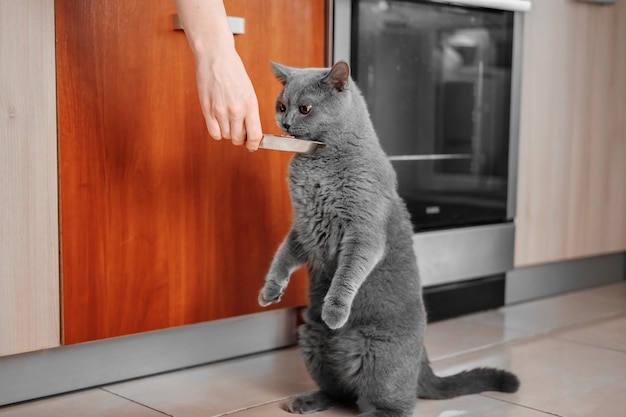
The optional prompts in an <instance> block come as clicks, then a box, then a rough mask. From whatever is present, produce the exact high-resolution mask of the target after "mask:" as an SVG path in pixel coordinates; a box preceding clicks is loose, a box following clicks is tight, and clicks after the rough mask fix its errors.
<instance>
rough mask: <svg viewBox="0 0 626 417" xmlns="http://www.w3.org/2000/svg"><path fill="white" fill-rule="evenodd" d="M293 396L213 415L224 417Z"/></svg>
mask: <svg viewBox="0 0 626 417" xmlns="http://www.w3.org/2000/svg"><path fill="white" fill-rule="evenodd" d="M292 397H294V395H290V396H287V397H282V398H278V399H275V400H271V401H267V402H264V403H260V404H255V405H249V406H246V407H242V408H238V409H237V410H231V411H226V412H225V413H221V414H216V415H215V416H213V417H224V416H228V415H231V414H235V413H239V412H242V411H246V410H251V409H253V408H257V407H263V406H265V405H269V404H274V403H277V402H280V401H285V400H286V399H288V398H292Z"/></svg>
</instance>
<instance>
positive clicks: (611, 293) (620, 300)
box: [581, 281, 626, 311]
mask: <svg viewBox="0 0 626 417" xmlns="http://www.w3.org/2000/svg"><path fill="white" fill-rule="evenodd" d="M581 293H582V294H585V295H587V296H589V297H593V298H598V299H601V300H604V301H605V302H608V303H611V304H613V305H616V306H617V307H621V309H622V310H625V311H626V281H622V282H618V283H616V284H609V285H603V286H601V287H597V288H591V289H588V290H584V291H582V292H581Z"/></svg>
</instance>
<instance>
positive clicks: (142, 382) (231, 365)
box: [105, 348, 316, 417]
mask: <svg viewBox="0 0 626 417" xmlns="http://www.w3.org/2000/svg"><path fill="white" fill-rule="evenodd" d="M105 389H107V390H109V391H111V392H115V393H117V394H119V395H122V396H124V397H126V398H129V399H132V400H133V401H137V402H139V403H141V404H146V405H147V406H149V407H152V408H154V409H157V410H160V411H163V412H165V413H167V414H170V415H173V416H176V417H196V416H198V417H199V416H201V417H209V416H215V415H220V414H223V413H226V412H230V411H234V410H240V409H244V408H248V407H251V406H254V405H260V404H265V403H268V402H271V401H276V400H279V399H282V398H286V397H289V396H292V395H295V394H299V393H302V392H307V391H313V390H315V389H316V387H315V384H314V383H313V381H312V380H311V378H310V377H309V375H308V373H307V371H306V369H305V367H304V364H303V362H302V360H301V359H300V355H299V353H298V350H297V349H296V348H291V349H286V350H281V351H276V352H270V353H265V354H259V355H254V356H250V357H245V358H241V359H235V360H231V361H227V362H221V363H216V364H211V365H206V366H201V367H197V368H192V369H187V370H183V371H178V372H172V373H168V374H162V375H157V376H153V377H148V378H143V379H139V380H135V381H129V382H125V383H121V384H115V385H109V386H107V387H105Z"/></svg>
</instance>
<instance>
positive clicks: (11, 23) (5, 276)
mask: <svg viewBox="0 0 626 417" xmlns="http://www.w3.org/2000/svg"><path fill="white" fill-rule="evenodd" d="M0 74H2V77H1V78H0V356H5V355H12V354H16V353H22V352H28V351H32V350H38V349H44V348H50V347H54V346H58V345H59V262H58V253H59V247H58V232H57V231H58V229H57V202H58V200H57V177H56V172H57V167H56V106H55V79H54V2H53V0H33V1H27V2H25V1H0Z"/></svg>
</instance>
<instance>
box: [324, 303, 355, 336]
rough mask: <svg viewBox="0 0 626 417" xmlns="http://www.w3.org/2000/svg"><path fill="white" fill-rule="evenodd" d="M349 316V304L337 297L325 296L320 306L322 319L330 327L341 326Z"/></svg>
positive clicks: (336, 327) (337, 327)
mask: <svg viewBox="0 0 626 417" xmlns="http://www.w3.org/2000/svg"><path fill="white" fill-rule="evenodd" d="M348 316H350V306H349V305H347V304H346V303H344V302H342V301H341V300H339V299H338V298H334V297H333V298H327V299H325V300H324V306H323V307H322V320H324V323H326V325H327V326H328V327H330V328H331V329H339V328H340V327H343V326H344V324H346V322H347V321H348Z"/></svg>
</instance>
